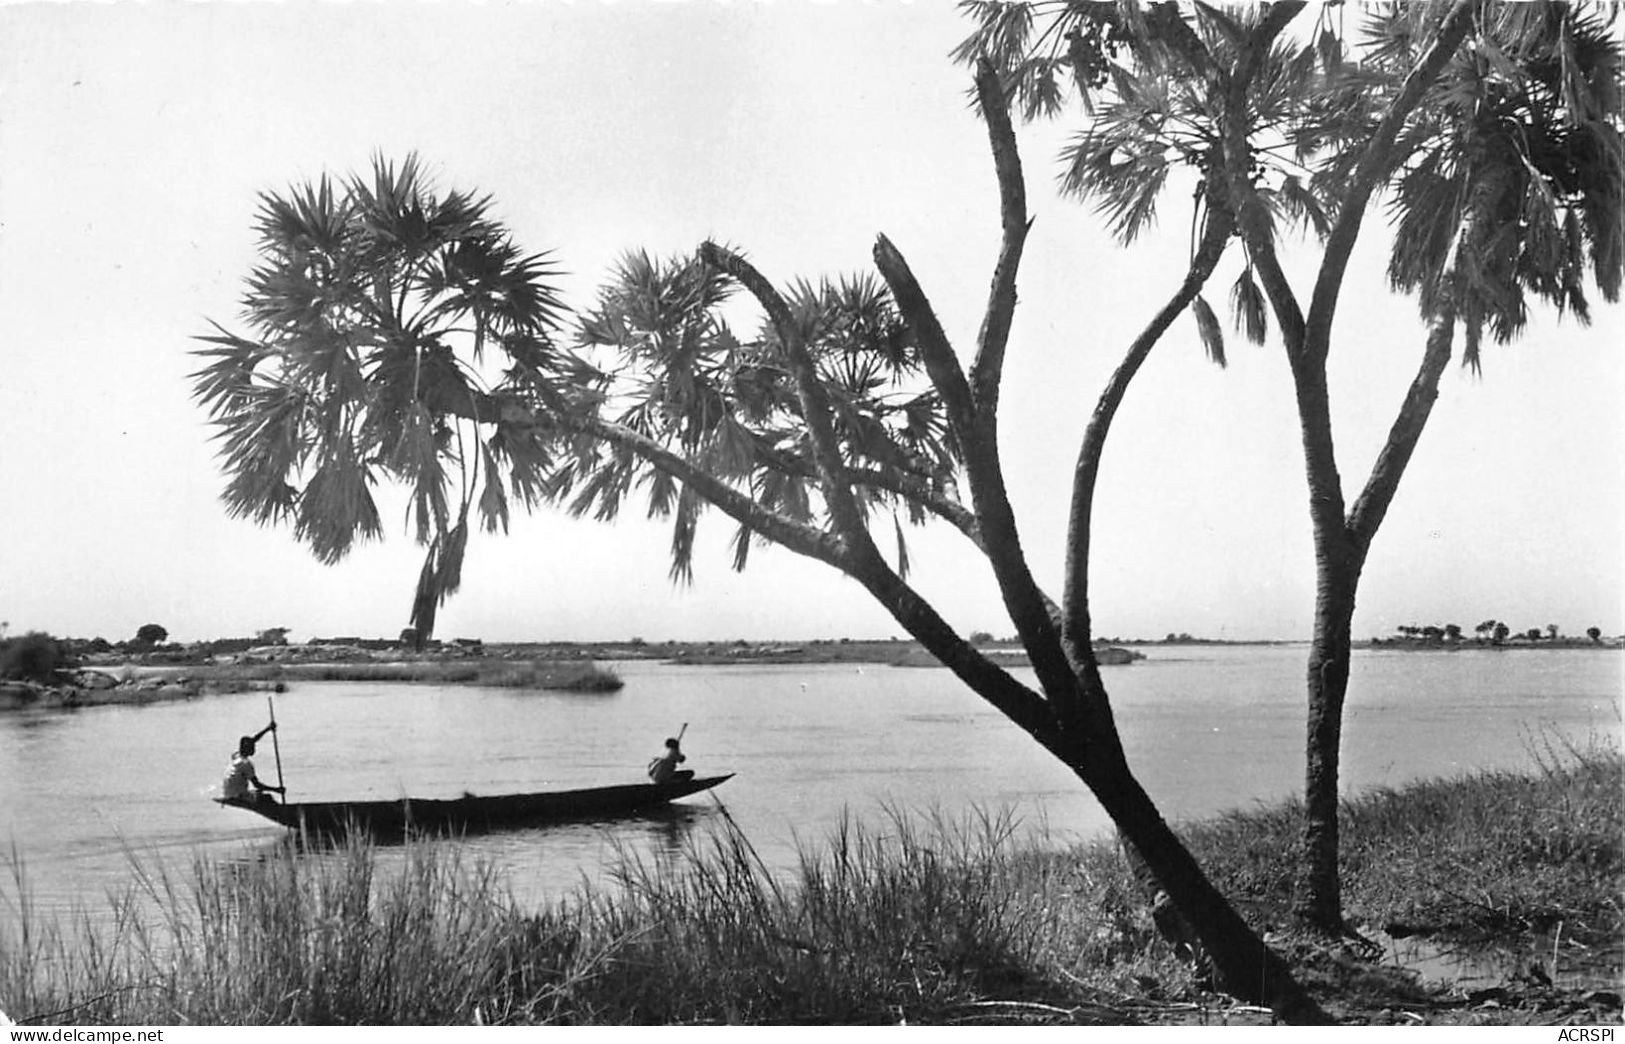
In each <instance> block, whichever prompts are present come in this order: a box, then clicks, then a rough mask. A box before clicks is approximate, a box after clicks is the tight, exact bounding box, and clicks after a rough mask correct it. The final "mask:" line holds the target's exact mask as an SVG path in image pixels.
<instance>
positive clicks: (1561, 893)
mask: <svg viewBox="0 0 1625 1044" xmlns="http://www.w3.org/2000/svg"><path fill="white" fill-rule="evenodd" d="M1534 753H1535V760H1536V769H1535V771H1534V772H1533V773H1517V772H1510V771H1486V772H1475V773H1471V774H1466V775H1462V776H1459V777H1456V778H1452V779H1435V780H1423V781H1420V782H1416V783H1411V784H1408V785H1406V786H1403V787H1397V788H1391V787H1384V788H1379V789H1375V790H1371V791H1367V792H1365V793H1362V794H1359V795H1356V796H1354V797H1351V798H1348V799H1346V800H1345V801H1344V802H1343V803H1342V806H1341V809H1340V833H1341V841H1342V844H1341V851H1340V873H1341V876H1342V880H1343V882H1344V885H1343V892H1344V894H1343V902H1344V908H1345V913H1346V916H1347V917H1348V918H1349V920H1350V921H1351V922H1353V923H1355V924H1359V925H1364V926H1365V927H1367V928H1368V929H1372V930H1378V929H1380V930H1384V931H1389V932H1392V933H1393V934H1394V935H1396V936H1397V935H1410V934H1428V935H1434V934H1437V935H1442V936H1446V937H1450V938H1455V939H1468V940H1470V939H1475V938H1478V939H1482V938H1506V937H1507V936H1508V935H1515V934H1517V933H1540V932H1545V931H1549V930H1551V929H1553V928H1554V927H1555V926H1556V925H1558V924H1559V923H1561V924H1562V925H1563V929H1564V932H1565V934H1566V935H1567V936H1568V937H1569V938H1571V939H1574V940H1576V941H1577V942H1580V943H1584V944H1587V945H1595V944H1607V943H1617V941H1618V940H1619V939H1620V938H1622V937H1625V908H1622V903H1621V901H1620V892H1621V889H1620V883H1621V880H1622V878H1625V853H1622V838H1625V798H1622V791H1625V787H1622V784H1625V760H1622V756H1621V752H1620V751H1619V749H1618V748H1616V747H1610V746H1603V745H1592V746H1590V747H1586V748H1581V747H1579V746H1577V745H1574V744H1551V743H1548V744H1546V745H1545V746H1544V747H1542V748H1541V749H1539V750H1536V751H1534ZM1302 815H1303V811H1302V806H1301V804H1299V803H1298V802H1295V801H1293V802H1285V803H1282V804H1280V805H1277V806H1272V807H1270V808H1266V809H1260V810H1257V811H1250V812H1238V813H1232V814H1229V815H1226V816H1222V817H1220V818H1218V819H1217V820H1214V821H1211V822H1209V823H1205V824H1198V825H1196V826H1193V827H1191V828H1190V830H1189V831H1188V834H1187V836H1188V837H1189V840H1190V842H1191V845H1192V848H1193V851H1194V852H1195V854H1196V856H1197V858H1198V859H1199V860H1201V862H1202V865H1203V866H1204V867H1206V868H1207V869H1208V870H1209V872H1210V873H1211V874H1212V875H1213V877H1214V880H1215V883H1217V884H1218V885H1219V886H1220V887H1221V888H1222V889H1224V890H1225V891H1227V892H1228V893H1229V894H1230V895H1232V896H1233V897H1235V898H1236V899H1238V900H1239V901H1240V902H1242V903H1243V905H1244V906H1246V907H1249V908H1250V909H1251V911H1252V912H1253V913H1254V914H1255V915H1256V917H1257V919H1259V920H1261V921H1266V922H1272V923H1275V924H1282V925H1284V924H1286V923H1287V922H1289V921H1290V908H1291V904H1292V899H1293V896H1294V893H1295V890H1296V886H1297V880H1296V877H1295V874H1296V869H1297V867H1298V866H1299V865H1300V862H1299V860H1298V859H1297V858H1296V857H1295V855H1293V853H1296V852H1297V851H1298V850H1299V845H1300V843H1301V839H1300V834H1301V830H1302Z"/></svg>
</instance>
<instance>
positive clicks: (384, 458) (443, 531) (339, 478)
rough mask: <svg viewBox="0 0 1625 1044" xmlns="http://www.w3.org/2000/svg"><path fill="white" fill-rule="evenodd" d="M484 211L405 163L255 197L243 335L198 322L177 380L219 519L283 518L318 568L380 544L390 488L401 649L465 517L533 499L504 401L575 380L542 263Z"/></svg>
mask: <svg viewBox="0 0 1625 1044" xmlns="http://www.w3.org/2000/svg"><path fill="white" fill-rule="evenodd" d="M489 211H490V201H489V200H488V199H481V198H476V197H474V196H472V195H469V194H467V193H463V192H455V191H453V192H446V193H438V192H436V191H435V190H434V189H433V187H432V186H431V185H430V183H429V181H428V179H427V178H426V177H425V175H424V173H423V170H422V168H421V166H420V165H419V163H418V161H417V159H416V158H415V157H408V158H407V159H406V161H405V162H403V163H402V164H400V166H399V167H396V166H395V165H393V164H391V163H387V162H385V161H384V160H383V159H382V158H381V157H380V158H377V159H375V161H374V163H373V166H372V170H371V174H370V177H362V176H359V175H357V176H353V177H351V178H349V179H348V180H347V181H345V182H344V183H343V184H341V185H335V184H334V183H333V182H332V181H331V180H330V179H328V178H326V177H323V178H322V179H320V180H319V181H317V182H314V183H308V184H305V185H302V186H297V187H294V188H291V189H289V190H288V191H287V192H286V193H283V194H275V193H265V194H263V195H262V196H261V198H260V208H259V214H258V217H257V221H256V228H257V231H258V233H259V253H260V258H261V264H260V266H259V267H258V268H256V269H255V270H254V272H253V274H252V275H251V276H250V278H249V280H248V288H247V293H246V296H245V300H244V319H245V321H246V323H247V324H248V327H249V330H250V335H247V336H245V335H239V334H235V333H231V332H229V331H227V330H226V329H224V328H223V327H221V326H219V325H218V324H215V332H214V333H213V334H210V335H207V336H204V337H202V338H201V340H204V341H206V342H209V343H210V344H211V345H212V346H213V347H209V348H204V349H201V350H199V351H198V352H197V353H196V354H198V355H199V356H201V357H203V358H205V359H207V360H209V362H208V364H207V365H206V366H204V367H203V368H202V369H201V370H199V371H197V372H196V373H195V374H193V375H192V377H193V382H194V385H193V386H194V395H195V396H196V398H197V399H198V400H199V401H200V402H201V403H202V404H203V405H204V406H205V407H207V409H208V411H209V414H210V416H211V418H212V421H213V424H214V426H215V428H216V429H217V431H216V438H217V439H218V440H219V442H220V444H221V449H220V456H221V458H222V462H223V466H224V469H225V471H226V473H227V474H228V476H229V482H228V483H227V486H226V489H225V492H224V494H223V495H222V499H223V500H224V501H225V504H226V508H227V510H228V511H229V512H230V513H231V514H232V515H233V516H237V517H246V518H250V519H253V520H254V521H256V522H259V523H262V524H271V523H278V522H282V521H291V522H292V524H293V528H294V533H295V535H296V537H297V538H298V539H300V540H302V541H304V542H306V543H308V544H309V545H310V548H311V550H312V552H313V553H314V554H315V555H316V557H317V558H318V559H320V560H321V561H323V562H327V563H331V562H335V561H337V560H339V559H340V558H342V557H343V556H344V555H345V554H347V553H348V552H349V551H350V549H351V548H352V547H353V546H354V545H355V543H356V542H357V541H363V540H367V539H371V538H375V537H378V536H380V535H381V533H382V523H381V520H380V519H379V515H378V508H377V504H376V502H375V501H374V499H373V495H372V487H373V485H374V484H375V482H376V481H377V480H379V479H380V478H382V479H385V480H393V481H398V482H400V483H402V484H404V485H405V486H406V487H407V488H408V489H409V490H410V494H411V509H410V512H411V519H412V523H413V528H414V533H415V536H416V539H417V541H418V543H419V544H421V545H423V546H425V547H426V548H427V553H426V555H425V559H424V563H423V569H422V571H421V574H420V577H419V583H418V588H417V592H416V595H415V596H414V599H413V605H412V610H411V620H412V628H413V629H414V633H415V635H416V640H417V641H418V643H419V644H420V645H421V643H422V642H424V641H426V640H427V639H428V638H429V637H430V636H431V635H432V634H433V631H434V619H435V612H436V609H437V607H438V606H439V605H440V603H441V602H442V601H443V600H444V599H445V598H446V596H447V595H449V594H451V593H452V592H454V591H455V590H456V589H457V587H458V584H459V583H460V580H461V573H462V561H463V552H464V548H465V547H466V544H467V540H468V533H469V525H470V515H471V513H472V514H473V515H474V516H475V520H476V521H477V522H478V523H479V524H481V525H483V526H484V527H485V528H486V529H489V530H496V529H506V527H507V524H508V518H509V510H510V509H509V499H510V496H512V497H515V498H517V499H519V500H520V501H521V502H522V503H524V504H525V505H527V506H529V505H531V504H534V503H536V502H537V501H538V500H539V499H540V497H541V494H542V492H543V487H542V479H543V475H544V473H545V472H546V470H547V468H548V467H549V466H550V464H551V460H552V450H551V448H550V446H549V438H548V433H547V431H546V426H545V425H538V424H537V422H536V420H535V418H534V417H532V416H531V415H530V412H529V411H528V410H527V411H524V412H523V413H521V414H516V413H514V412H513V411H511V410H508V409H505V408H504V406H505V404H510V403H513V402H516V401H518V400H519V399H520V398H523V399H526V400H529V399H537V400H539V401H541V402H544V403H547V404H550V405H551V406H553V407H554V408H563V406H564V405H565V404H566V403H568V402H569V401H570V400H571V399H572V398H575V397H579V396H581V395H583V394H586V393H588V392H589V391H590V389H591V386H592V381H591V376H592V375H590V374H588V373H586V371H585V370H583V368H581V367H580V366H579V365H578V364H576V363H575V362H574V361H573V360H571V359H569V358H568V357H566V356H565V355H563V354H561V353H559V352H557V350H556V349H555V345H554V341H555V336H556V333H557V329H558V324H559V322H560V319H561V316H562V314H563V313H562V309H561V306H560V303H559V300H558V298H557V295H556V291H555V290H554V288H553V286H552V284H551V279H552V277H553V275H554V273H553V270H552V267H551V264H550V262H549V261H548V260H547V259H546V258H545V257H544V256H542V255H526V254H523V253H521V252H520V250H519V249H518V248H517V247H516V246H515V245H514V243H513V240H512V237H511V236H510V235H509V233H508V232H507V230H506V229H505V228H504V227H503V226H502V225H501V224H500V223H499V222H497V221H496V220H494V219H493V218H492V217H491V216H490V214H489ZM498 355H499V356H501V357H502V361H504V362H506V363H507V364H509V366H508V368H507V369H505V370H502V369H498V368H497V365H496V364H495V363H496V360H494V359H493V356H498ZM504 470H506V471H507V472H508V476H509V484H508V486H507V487H506V488H505V487H504V483H503V479H502V475H503V471H504Z"/></svg>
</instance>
